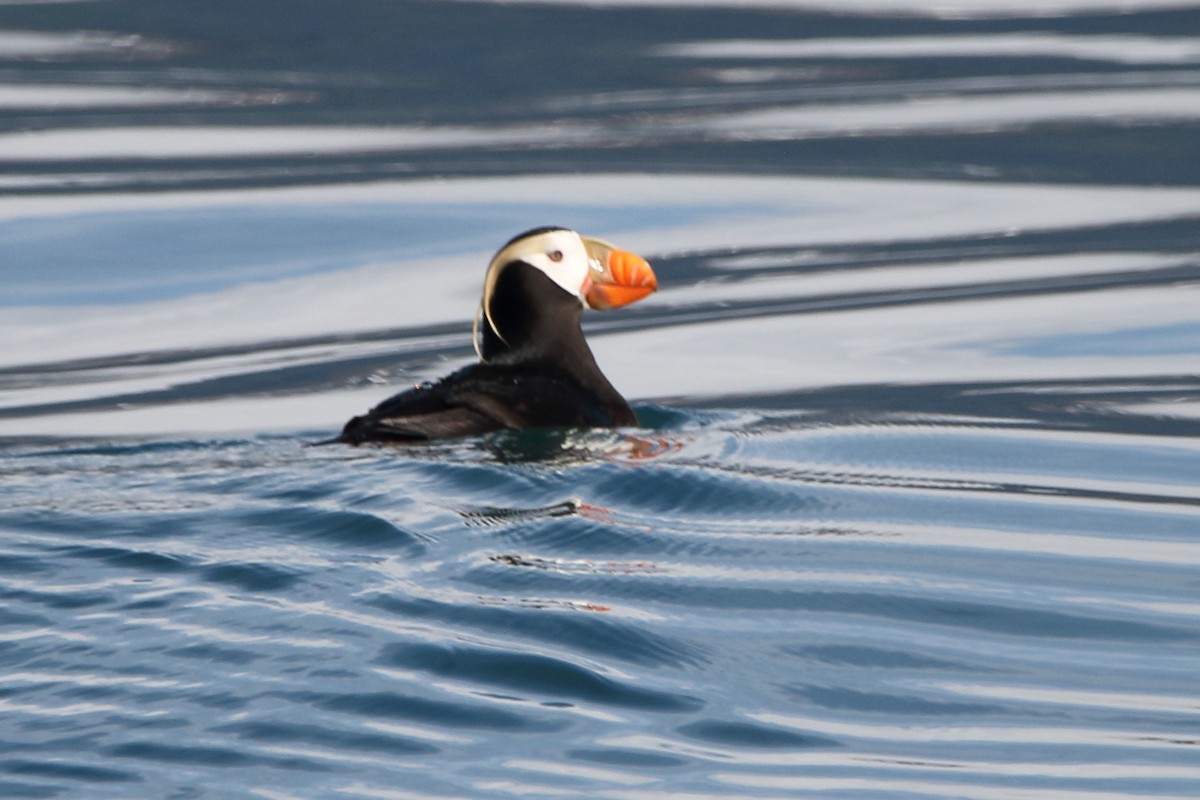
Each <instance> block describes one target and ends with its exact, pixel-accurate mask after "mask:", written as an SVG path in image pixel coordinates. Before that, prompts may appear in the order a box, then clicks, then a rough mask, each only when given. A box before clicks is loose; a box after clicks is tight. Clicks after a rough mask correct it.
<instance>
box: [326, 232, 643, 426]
mask: <svg viewBox="0 0 1200 800" xmlns="http://www.w3.org/2000/svg"><path fill="white" fill-rule="evenodd" d="M657 287H658V284H657V279H656V278H655V276H654V272H653V271H652V270H651V269H650V265H649V264H647V263H646V261H645V260H644V259H642V258H641V257H639V256H636V255H634V254H633V253H630V252H628V251H625V250H618V249H617V248H616V247H614V246H613V245H611V244H609V243H607V242H604V241H601V240H599V239H593V238H591V237H588V236H581V235H580V234H578V233H576V232H575V231H572V230H568V229H567V228H558V227H547V228H535V229H533V230H530V231H526V232H525V233H522V234H520V235H518V236H516V237H514V238H513V239H511V240H509V241H508V242H507V243H506V244H505V245H504V246H503V247H501V248H500V250H499V252H497V253H496V255H495V256H494V257H493V258H492V261H491V263H490V264H488V268H487V273H486V275H485V277H484V282H483V298H482V300H480V303H479V310H478V311H477V312H476V315H475V329H474V340H475V352H476V353H478V355H479V361H478V362H477V363H475V364H471V365H470V366H467V367H464V368H462V369H460V370H458V371H457V372H453V373H451V374H450V375H447V376H446V377H444V378H442V379H441V380H438V381H435V382H432V383H423V384H420V385H418V386H416V387H415V388H412V389H409V390H408V391H405V392H402V393H400V394H398V395H395V396H394V397H390V398H388V399H387V400H384V401H383V402H382V403H380V404H379V405H377V406H375V407H374V408H373V409H371V410H370V411H368V412H367V413H366V414H363V415H362V416H358V417H354V418H353V419H351V420H350V421H349V422H347V423H346V427H345V428H344V429H343V430H342V433H341V435H340V436H338V437H337V438H336V439H333V440H331V441H333V442H344V443H347V444H355V445H357V444H362V443H364V442H377V443H390V444H403V443H405V442H420V441H427V440H431V439H448V438H452V437H456V436H470V435H473V434H479V433H487V432H488V431H494V430H499V429H501V428H549V427H627V426H635V425H637V424H638V421H637V416H636V415H635V414H634V412H633V409H632V408H630V407H629V403H627V402H626V401H625V398H623V397H621V395H620V394H619V393H618V392H617V390H616V389H614V388H613V386H612V384H611V383H609V382H608V379H607V378H605V377H604V374H603V373H601V372H600V368H599V367H598V366H597V365H596V359H595V358H594V357H593V356H592V351H591V349H590V348H588V345H587V341H585V340H584V338H583V330H582V329H581V328H580V326H579V318H580V315H581V314H582V313H583V309H584V307H585V306H587V307H590V308H594V309H601V310H603V309H610V308H617V307H619V306H623V305H627V304H629V303H632V302H635V301H637V300H640V299H642V298H643V297H646V296H647V295H649V294H650V293H651V292H653V291H654V290H655V289H656V288H657Z"/></svg>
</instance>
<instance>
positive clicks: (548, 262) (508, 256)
mask: <svg viewBox="0 0 1200 800" xmlns="http://www.w3.org/2000/svg"><path fill="white" fill-rule="evenodd" d="M589 258H590V257H589V255H588V252H587V248H586V247H584V244H583V239H582V238H580V236H579V234H578V233H576V232H575V231H571V230H552V231H546V232H544V233H539V234H535V235H533V236H526V237H525V238H523V239H518V240H517V241H515V242H513V243H511V244H509V245H508V246H507V247H505V248H504V249H503V250H501V251H500V252H499V253H496V255H495V256H494V257H493V258H492V262H491V263H490V264H488V268H487V274H486V275H485V277H484V280H483V300H482V301H481V302H480V304H479V305H480V308H479V312H478V313H477V314H476V319H475V336H474V338H475V351H476V352H477V353H479V355H480V356H481V357H482V355H483V353H482V351H481V345H480V330H479V328H480V326H481V325H482V324H484V322H485V320H486V323H487V325H488V327H489V328H491V329H492V331H493V332H495V333H496V335H497V336H500V332H499V331H497V330H496V326H495V325H493V324H492V320H491V312H490V310H489V309H488V301H489V300H490V298H491V296H492V290H493V289H494V288H495V285H496V279H497V278H498V277H499V275H500V270H501V269H503V268H504V267H505V266H506V265H508V264H511V263H512V262H514V261H523V262H525V263H526V264H529V265H530V266H531V267H535V268H536V269H539V270H541V271H542V272H543V273H544V274H545V275H546V277H547V278H549V279H550V280H552V281H554V283H555V284H557V285H558V286H559V288H561V289H562V290H563V291H564V292H566V293H567V294H569V295H571V296H572V297H575V298H576V299H578V300H579V303H580V305H586V301H585V300H584V290H585V284H586V282H587V278H588V276H589V274H590V273H591V270H592V267H591V265H590V263H589ZM500 338H501V339H503V338H504V337H500Z"/></svg>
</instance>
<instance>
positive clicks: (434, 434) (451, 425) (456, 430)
mask: <svg viewBox="0 0 1200 800" xmlns="http://www.w3.org/2000/svg"><path fill="white" fill-rule="evenodd" d="M499 427H501V426H500V425H498V424H496V421H495V420H494V419H492V418H490V417H487V416H484V415H483V414H480V413H478V412H477V411H473V410H471V409H469V408H448V409H446V410H444V411H434V412H431V413H428V414H415V415H412V416H396V417H379V416H375V415H374V414H367V415H364V416H361V417H355V418H354V419H352V420H350V421H349V422H347V423H346V427H345V429H344V430H343V431H342V435H341V436H340V437H339V439H340V441H343V442H348V443H351V444H359V443H360V442H420V441H428V440H431V439H448V438H453V437H458V436H473V435H475V434H480V433H487V432H488V431H494V430H496V429H497V428H499Z"/></svg>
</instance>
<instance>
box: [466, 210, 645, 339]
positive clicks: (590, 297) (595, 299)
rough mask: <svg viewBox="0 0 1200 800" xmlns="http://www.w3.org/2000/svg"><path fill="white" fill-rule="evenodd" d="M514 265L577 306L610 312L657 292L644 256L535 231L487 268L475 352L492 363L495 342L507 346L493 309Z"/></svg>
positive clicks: (565, 232)
mask: <svg viewBox="0 0 1200 800" xmlns="http://www.w3.org/2000/svg"><path fill="white" fill-rule="evenodd" d="M514 264H526V265H528V266H530V267H533V268H534V269H536V270H538V271H539V272H541V273H543V274H544V275H545V276H546V277H547V278H549V279H550V280H551V281H553V282H554V284H555V285H556V286H557V287H558V288H559V289H561V290H562V291H563V292H564V293H566V295H569V296H571V297H573V298H575V299H576V300H578V302H579V304H580V306H581V307H586V308H594V309H597V310H601V311H603V310H607V309H610V308H619V307H620V306H624V305H628V304H630V303H633V302H636V301H638V300H641V299H642V298H643V297H646V296H647V295H649V294H650V293H652V292H653V291H654V290H655V289H657V288H658V280H657V279H656V278H655V277H654V271H653V270H651V269H650V265H649V264H647V263H646V260H645V259H643V258H642V257H641V256H637V255H634V254H633V253H630V252H628V251H626V250H619V249H617V248H616V247H614V246H613V245H611V244H609V243H608V242H605V241H602V240H600V239H594V238H592V237H590V236H582V235H580V234H578V233H576V232H575V231H573V230H569V229H567V228H557V227H549V228H535V229H533V230H531V231H526V232H525V233H522V234H520V235H518V236H515V237H513V238H512V239H510V240H509V241H508V243H507V244H505V245H504V246H503V247H501V248H500V250H499V252H497V253H496V255H495V256H493V257H492V261H491V263H490V264H488V268H487V274H486V276H485V277H484V281H483V299H482V300H481V301H480V303H479V311H478V312H477V313H476V315H475V332H474V339H475V351H476V352H477V353H478V354H479V356H480V358H488V357H489V355H491V353H490V352H489V351H491V350H493V349H494V343H495V340H497V339H498V340H499V342H501V343H504V342H505V338H504V336H503V335H502V334H501V331H500V325H499V324H498V323H497V320H496V316H497V314H496V313H495V312H494V310H493V308H492V300H493V296H494V294H495V293H496V286H497V283H498V282H499V281H500V277H501V275H503V274H504V272H505V270H507V269H509V268H511V267H512V266H513V265H514Z"/></svg>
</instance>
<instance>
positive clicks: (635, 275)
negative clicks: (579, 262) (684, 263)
mask: <svg viewBox="0 0 1200 800" xmlns="http://www.w3.org/2000/svg"><path fill="white" fill-rule="evenodd" d="M582 238H583V243H584V246H585V247H586V248H587V251H588V255H589V256H590V257H591V261H592V274H591V276H590V278H589V280H588V281H587V283H586V284H585V286H584V293H583V296H584V299H585V300H586V301H587V304H588V305H589V306H591V307H592V308H594V309H597V310H598V311H606V310H608V309H610V308H620V307H621V306H627V305H629V304H630V303H636V302H637V301H638V300H641V299H642V298H643V297H647V296H648V295H650V294H651V293H652V292H653V291H654V290H655V289H657V288H658V279H657V278H655V277H654V270H652V269H650V265H649V264H647V263H646V259H644V258H642V257H641V256H638V255H634V254H633V253H630V252H629V251H628V250H618V249H617V248H615V247H613V246H612V245H611V244H609V243H608V242H605V241H601V240H600V239H592V238H591V237H588V236H584V237H582Z"/></svg>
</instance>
